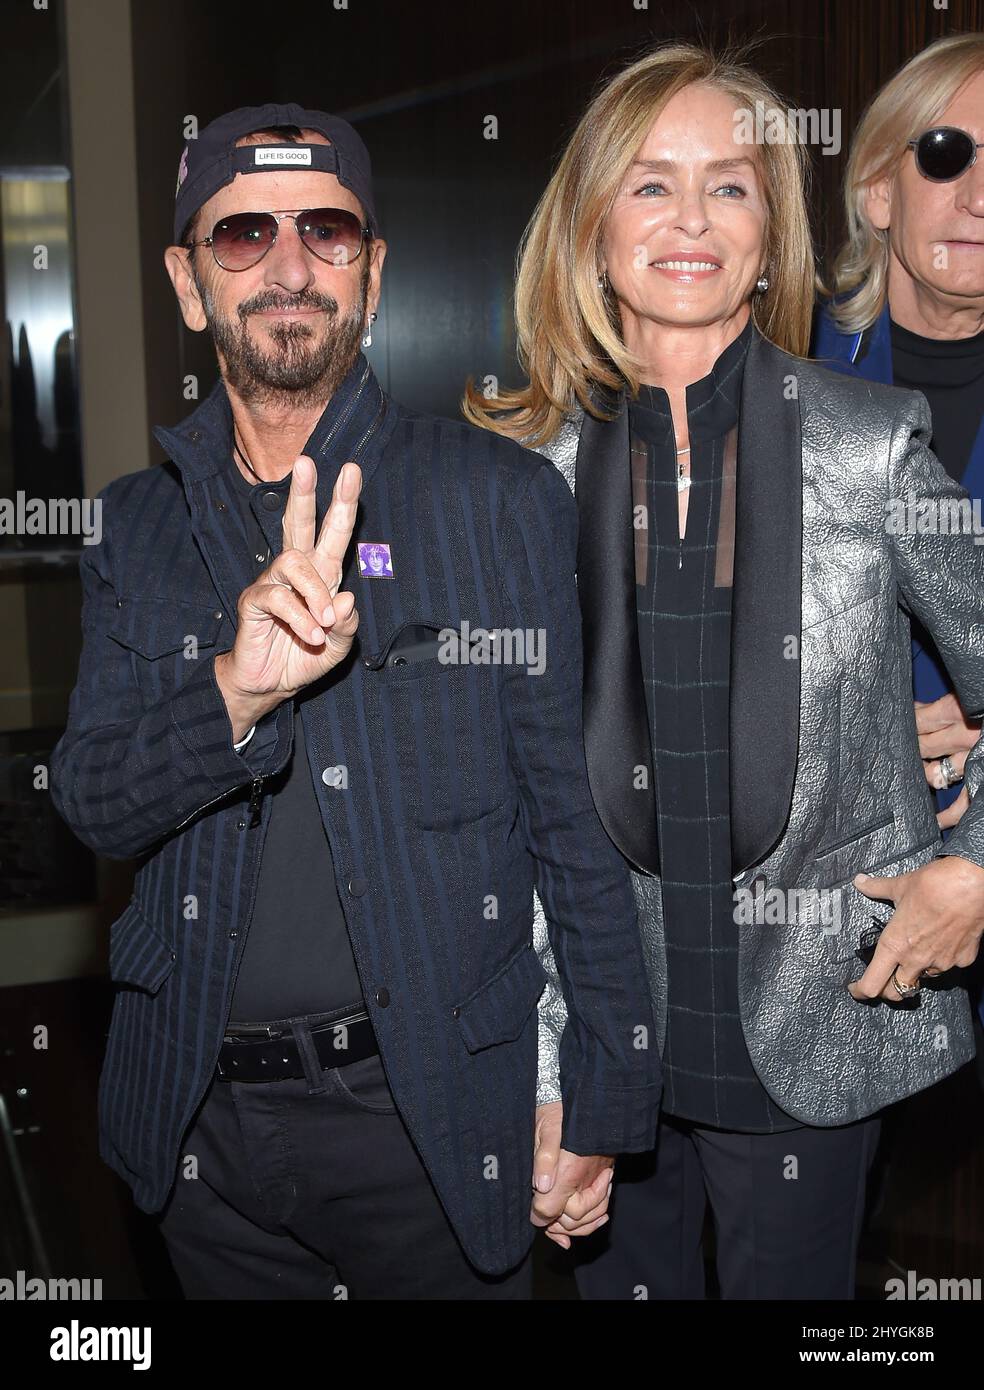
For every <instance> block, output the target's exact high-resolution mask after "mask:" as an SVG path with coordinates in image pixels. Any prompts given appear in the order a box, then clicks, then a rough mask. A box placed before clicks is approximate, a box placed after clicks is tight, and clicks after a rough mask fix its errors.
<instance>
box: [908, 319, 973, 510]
mask: <svg viewBox="0 0 984 1390" xmlns="http://www.w3.org/2000/svg"><path fill="white" fill-rule="evenodd" d="M891 329H892V376H893V378H894V381H895V385H896V386H907V387H908V388H909V389H910V390H915V391H922V393H923V395H924V396H925V397H926V399H927V401H928V402H929V408H930V410H931V411H932V412H933V452H934V453H935V454H936V457H937V458H938V459H939V461H940V463H941V464H942V465H943V467H944V468H945V469H946V471H947V473H949V475H950V477H951V478H953V479H954V481H955V482H958V483H959V482H961V481H962V479H963V474H964V470H965V469H966V467H967V464H968V462H969V460H970V454H971V450H972V449H973V447H974V440H975V439H976V438H977V432H978V430H979V429H980V427H981V416H982V414H984V333H977V334H975V336H974V337H973V338H956V339H949V338H947V339H943V338H923V337H921V336H920V335H919V334H918V333H910V331H909V330H908V329H907V328H903V327H902V326H901V325H900V324H897V323H894V322H893V323H892V325H891Z"/></svg>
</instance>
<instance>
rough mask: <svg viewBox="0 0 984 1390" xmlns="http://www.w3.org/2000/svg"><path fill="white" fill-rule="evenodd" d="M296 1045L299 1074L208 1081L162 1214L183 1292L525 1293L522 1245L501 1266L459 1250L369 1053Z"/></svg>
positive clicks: (526, 1265) (300, 1295) (335, 1295)
mask: <svg viewBox="0 0 984 1390" xmlns="http://www.w3.org/2000/svg"><path fill="white" fill-rule="evenodd" d="M327 1017H328V1015H320V1014H319V1015H308V1017H307V1019H306V1020H302V1021H300V1023H299V1025H298V1031H299V1032H300V1033H301V1035H302V1036H303V1035H304V1034H305V1033H306V1034H307V1041H308V1042H309V1041H310V1027H311V1024H312V1022H319V1021H321V1020H322V1019H324V1018H327ZM281 1022H284V1021H283V1020H281ZM290 1022H293V1023H295V1024H297V1023H298V1021H297V1020H291V1021H290ZM295 1036H297V1033H295ZM299 1041H300V1039H299ZM302 1056H303V1057H304V1059H305V1070H306V1073H307V1075H306V1076H305V1077H304V1078H303V1079H298V1080H286V1081H262V1082H236V1081H222V1080H218V1079H213V1080H212V1082H211V1084H210V1086H209V1089H208V1091H207V1093H206V1095H205V1098H204V1100H203V1102H202V1104H201V1106H200V1107H199V1110H198V1113H197V1115H196V1117H195V1119H194V1122H193V1124H192V1126H191V1128H190V1129H189V1131H188V1133H187V1134H186V1136H185V1140H184V1144H183V1145H182V1155H181V1158H180V1159H179V1163H178V1173H177V1178H176V1180H175V1187H174V1191H173V1192H172V1194H171V1197H170V1198H169V1200H168V1203H167V1205H166V1206H165V1208H164V1210H163V1212H162V1213H161V1215H160V1218H159V1227H160V1231H161V1234H162V1235H163V1237H164V1240H165V1243H166V1245H167V1249H168V1253H169V1255H170V1257H171V1262H172V1264H173V1265H174V1269H175V1273H176V1274H177V1276H178V1279H179V1280H180V1282H181V1286H182V1288H183V1290H184V1293H185V1296H186V1297H187V1298H237V1299H263V1298H284V1299H288V1298H289V1299H308V1298H310V1299H314V1298H317V1299H329V1300H334V1299H344V1298H393V1299H527V1298H529V1297H530V1296H531V1282H532V1267H531V1260H530V1258H529V1256H527V1258H526V1259H525V1260H524V1261H523V1262H522V1263H521V1264H520V1265H518V1266H517V1267H516V1268H515V1269H514V1270H512V1271H510V1272H509V1273H508V1274H506V1275H503V1276H500V1277H493V1276H488V1275H483V1274H480V1273H479V1272H478V1271H477V1270H476V1269H475V1268H474V1266H472V1265H471V1264H470V1263H469V1262H468V1260H467V1259H466V1258H465V1255H464V1254H463V1252H462V1250H461V1247H460V1245H459V1244H458V1241H457V1239H456V1238H455V1235H454V1232H453V1231H452V1229H451V1226H450V1224H449V1222H448V1219H447V1217H446V1216H445V1214H444V1209H443V1208H442V1206H441V1203H440V1201H439V1200H438V1197H437V1194H436V1192H435V1191H434V1188H433V1186H432V1184H431V1182H430V1179H429V1178H428V1176H427V1172H426V1170H425V1169H424V1166H423V1164H422V1163H421V1160H420V1157H419V1155H418V1154H417V1150H416V1149H415V1147H414V1145H413V1142H412V1140H411V1139H410V1136H409V1134H408V1133H407V1130H406V1127H405V1126H404V1124H403V1121H402V1120H401V1119H400V1116H399V1114H398V1113H397V1109H396V1105H395V1103H394V1101H393V1096H392V1093H391V1092H390V1089H389V1086H388V1085H387V1082H386V1076H385V1073H384V1071H383V1066H382V1062H381V1061H380V1059H379V1057H378V1056H373V1057H368V1058H366V1059H365V1060H363V1061H361V1062H352V1063H350V1064H349V1065H347V1066H344V1067H332V1068H327V1069H325V1070H320V1067H319V1063H318V1059H317V1056H316V1055H315V1054H314V1052H313V1045H312V1046H311V1047H307V1048H305V1047H302ZM192 1158H193V1159H194V1162H192V1161H191V1160H192Z"/></svg>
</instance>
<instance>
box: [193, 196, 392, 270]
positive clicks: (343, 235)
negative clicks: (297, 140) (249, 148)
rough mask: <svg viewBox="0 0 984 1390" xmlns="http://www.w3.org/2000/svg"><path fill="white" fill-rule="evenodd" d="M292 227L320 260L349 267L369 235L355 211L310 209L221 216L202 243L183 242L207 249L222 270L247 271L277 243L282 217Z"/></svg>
mask: <svg viewBox="0 0 984 1390" xmlns="http://www.w3.org/2000/svg"><path fill="white" fill-rule="evenodd" d="M285 217H287V218H289V219H290V220H291V221H292V222H293V224H294V230H295V231H296V232H297V235H298V236H299V237H300V239H301V241H302V242H303V243H304V245H305V246H306V247H307V249H308V250H309V251H310V252H311V254H312V255H313V256H317V257H318V259H319V260H320V261H328V262H330V263H331V264H332V265H336V266H343V265H348V263H349V262H350V261H354V260H355V258H356V256H358V255H359V253H360V251H361V250H362V245H363V242H364V241H365V239H366V237H367V236H368V235H369V228H368V227H364V226H363V225H362V223H361V222H360V221H359V219H358V218H357V217H356V215H355V213H354V212H349V211H348V210H347V209H346V208H309V209H308V210H307V211H306V212H280V213H277V212H235V213H233V214H232V215H231V216H229V217H222V218H220V219H219V221H218V222H216V224H215V226H214V227H213V228H212V235H211V236H207V237H205V238H203V240H201V241H188V242H185V245H186V247H187V248H188V250H191V248H192V247H193V246H210V247H211V248H212V255H213V256H214V257H215V259H216V261H217V263H218V264H219V265H220V266H221V267H222V269H223V270H248V269H249V268H250V266H252V265H256V263H257V261H261V260H262V259H263V257H264V256H265V255H266V253H267V252H268V251H269V250H270V247H271V246H273V244H274V242H275V241H276V240H277V232H278V230H279V228H280V223H281V222H282V221H283V220H284V218H285Z"/></svg>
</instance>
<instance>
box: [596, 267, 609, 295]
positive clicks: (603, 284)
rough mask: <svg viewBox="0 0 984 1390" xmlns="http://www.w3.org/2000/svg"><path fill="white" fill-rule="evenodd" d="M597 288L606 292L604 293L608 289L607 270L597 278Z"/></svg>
mask: <svg viewBox="0 0 984 1390" xmlns="http://www.w3.org/2000/svg"><path fill="white" fill-rule="evenodd" d="M598 288H599V289H600V290H606V291H607V290H608V289H609V280H608V271H607V270H605V271H603V272H602V274H601V275H599V276H598Z"/></svg>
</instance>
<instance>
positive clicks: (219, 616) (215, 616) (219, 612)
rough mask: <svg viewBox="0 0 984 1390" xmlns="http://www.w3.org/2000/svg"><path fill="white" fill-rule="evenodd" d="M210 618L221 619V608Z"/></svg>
mask: <svg viewBox="0 0 984 1390" xmlns="http://www.w3.org/2000/svg"><path fill="white" fill-rule="evenodd" d="M212 617H213V618H221V617H222V609H221V608H216V610H215V612H214V613H213V614H212Z"/></svg>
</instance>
